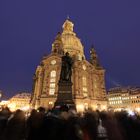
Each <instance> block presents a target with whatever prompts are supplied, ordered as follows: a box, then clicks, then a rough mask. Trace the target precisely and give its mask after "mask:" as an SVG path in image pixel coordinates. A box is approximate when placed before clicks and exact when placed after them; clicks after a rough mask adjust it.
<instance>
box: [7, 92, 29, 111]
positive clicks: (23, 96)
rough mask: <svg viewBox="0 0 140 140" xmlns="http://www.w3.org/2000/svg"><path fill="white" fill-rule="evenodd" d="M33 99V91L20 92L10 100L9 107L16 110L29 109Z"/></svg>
mask: <svg viewBox="0 0 140 140" xmlns="http://www.w3.org/2000/svg"><path fill="white" fill-rule="evenodd" d="M30 100H31V93H26V92H22V93H18V94H16V95H15V96H13V97H12V98H10V99H9V100H8V107H9V108H10V109H11V110H12V111H14V110H17V109H21V110H25V111H26V110H28V109H29V107H30V106H29V105H30Z"/></svg>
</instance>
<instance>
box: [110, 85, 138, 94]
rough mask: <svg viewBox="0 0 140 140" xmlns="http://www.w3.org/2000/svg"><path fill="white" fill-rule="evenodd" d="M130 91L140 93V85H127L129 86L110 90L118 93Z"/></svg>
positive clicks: (112, 92) (111, 92)
mask: <svg viewBox="0 0 140 140" xmlns="http://www.w3.org/2000/svg"><path fill="white" fill-rule="evenodd" d="M124 92H125V93H126V92H127V93H130V94H138V93H140V87H139V86H127V87H115V88H111V89H109V90H108V93H109V94H116V93H124Z"/></svg>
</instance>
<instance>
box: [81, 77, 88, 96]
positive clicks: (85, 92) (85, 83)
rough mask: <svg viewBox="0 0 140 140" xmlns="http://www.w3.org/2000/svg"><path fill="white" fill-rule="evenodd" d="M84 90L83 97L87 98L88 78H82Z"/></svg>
mask: <svg viewBox="0 0 140 140" xmlns="http://www.w3.org/2000/svg"><path fill="white" fill-rule="evenodd" d="M82 89H83V96H84V97H87V96H88V95H87V78H86V76H83V77H82Z"/></svg>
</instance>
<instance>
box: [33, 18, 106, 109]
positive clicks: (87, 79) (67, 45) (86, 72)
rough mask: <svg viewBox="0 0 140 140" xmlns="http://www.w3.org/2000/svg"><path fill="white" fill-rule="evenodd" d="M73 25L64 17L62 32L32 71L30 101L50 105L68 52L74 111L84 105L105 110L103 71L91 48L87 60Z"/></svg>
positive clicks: (56, 91) (54, 97)
mask: <svg viewBox="0 0 140 140" xmlns="http://www.w3.org/2000/svg"><path fill="white" fill-rule="evenodd" d="M73 27H74V24H73V22H71V21H70V20H69V19H67V20H66V21H65V22H64V24H63V26H62V32H58V34H57V35H56V37H55V40H54V42H53V43H52V48H51V53H50V54H49V55H47V56H44V57H43V58H42V60H41V62H40V64H39V65H38V67H37V69H36V72H35V74H34V78H33V79H34V85H33V95H32V97H31V98H32V99H31V104H32V106H33V107H35V108H37V107H39V106H43V107H46V108H52V107H53V105H54V103H55V101H56V98H57V95H58V81H59V78H60V71H61V58H62V56H63V55H64V54H65V53H66V52H68V53H69V54H70V56H71V57H72V59H73V67H72V77H71V79H72V83H73V85H72V93H73V99H74V102H75V104H76V107H77V109H78V110H81V111H82V110H84V109H87V108H92V109H105V108H106V105H107V101H106V89H105V80H104V75H105V70H104V69H103V68H102V66H101V65H100V64H99V61H98V57H97V54H96V51H95V49H94V48H93V47H92V48H91V50H90V53H89V54H90V60H89V61H88V60H87V59H86V57H85V54H84V49H86V48H84V46H83V44H82V43H81V40H80V39H79V38H78V37H77V35H76V33H75V32H74V30H73Z"/></svg>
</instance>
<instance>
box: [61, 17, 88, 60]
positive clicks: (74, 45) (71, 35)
mask: <svg viewBox="0 0 140 140" xmlns="http://www.w3.org/2000/svg"><path fill="white" fill-rule="evenodd" d="M73 27H74V24H73V23H72V22H71V21H70V20H69V19H67V20H66V21H65V22H64V24H63V26H62V28H63V31H62V34H61V40H62V44H63V50H64V52H69V54H70V55H71V56H77V57H79V56H81V58H82V57H85V56H84V51H83V45H82V43H81V41H80V39H79V38H78V37H77V36H76V33H75V32H74V31H73Z"/></svg>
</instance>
